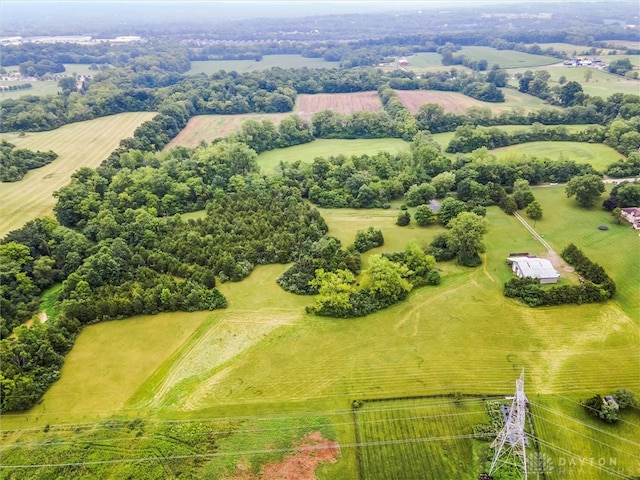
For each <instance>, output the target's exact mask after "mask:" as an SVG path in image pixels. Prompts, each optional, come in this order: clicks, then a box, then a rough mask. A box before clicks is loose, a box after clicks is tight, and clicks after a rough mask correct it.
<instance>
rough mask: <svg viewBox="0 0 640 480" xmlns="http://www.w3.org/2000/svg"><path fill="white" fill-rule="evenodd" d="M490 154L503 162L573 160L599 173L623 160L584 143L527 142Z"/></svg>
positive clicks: (606, 148) (607, 149)
mask: <svg viewBox="0 0 640 480" xmlns="http://www.w3.org/2000/svg"><path fill="white" fill-rule="evenodd" d="M572 127H581V126H580V125H573V126H572ZM501 128H503V127H501ZM491 153H493V154H494V155H496V156H497V157H498V158H499V159H502V160H505V161H506V160H511V159H513V160H515V159H518V158H519V157H521V156H523V155H531V156H533V157H538V158H549V159H551V160H561V159H565V160H573V161H575V162H576V163H588V164H590V165H591V166H592V167H593V168H595V169H596V170H599V171H604V170H605V168H606V167H607V166H609V165H611V164H612V163H613V162H616V161H618V160H620V159H622V158H624V155H622V154H621V153H619V152H617V151H616V150H614V149H613V148H611V147H609V146H607V145H603V144H601V143H584V142H529V143H521V144H519V145H511V146H509V147H503V148H497V149H495V150H492V151H491Z"/></svg>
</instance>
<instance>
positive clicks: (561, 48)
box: [527, 42, 610, 58]
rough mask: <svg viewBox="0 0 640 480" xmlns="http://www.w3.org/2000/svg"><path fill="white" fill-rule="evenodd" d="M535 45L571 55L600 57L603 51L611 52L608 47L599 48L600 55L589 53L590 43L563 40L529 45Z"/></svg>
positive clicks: (529, 45)
mask: <svg viewBox="0 0 640 480" xmlns="http://www.w3.org/2000/svg"><path fill="white" fill-rule="evenodd" d="M533 45H538V46H539V47H540V48H542V49H545V48H549V47H551V48H553V49H554V50H555V51H557V52H562V53H564V54H565V55H568V56H570V57H589V58H590V57H593V56H597V57H600V54H602V53H609V52H610V50H609V49H607V48H598V49H597V50H598V52H600V53H599V54H598V55H592V54H591V53H588V52H589V51H590V50H591V49H592V48H593V47H590V46H588V45H574V44H572V43H562V42H550V43H536V44H533V43H530V44H528V45H527V46H528V47H531V46H533Z"/></svg>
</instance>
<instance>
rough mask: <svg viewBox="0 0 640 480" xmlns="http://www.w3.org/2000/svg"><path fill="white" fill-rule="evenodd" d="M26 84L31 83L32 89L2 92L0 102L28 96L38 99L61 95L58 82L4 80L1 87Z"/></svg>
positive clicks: (0, 83) (0, 91) (0, 84)
mask: <svg viewBox="0 0 640 480" xmlns="http://www.w3.org/2000/svg"><path fill="white" fill-rule="evenodd" d="M25 83H30V84H31V88H25V89H22V90H4V89H2V90H0V102H1V101H3V100H15V99H16V98H20V97H26V96H27V95H34V96H36V97H43V96H45V95H57V94H58V93H60V88H58V82H49V81H40V80H33V81H22V80H15V81H6V80H3V81H2V82H0V86H11V85H24V84H25Z"/></svg>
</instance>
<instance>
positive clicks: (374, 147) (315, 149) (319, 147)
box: [258, 138, 409, 175]
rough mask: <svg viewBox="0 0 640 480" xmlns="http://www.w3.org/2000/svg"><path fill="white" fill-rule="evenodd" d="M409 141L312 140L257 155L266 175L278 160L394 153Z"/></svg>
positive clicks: (276, 165) (404, 148)
mask: <svg viewBox="0 0 640 480" xmlns="http://www.w3.org/2000/svg"><path fill="white" fill-rule="evenodd" d="M408 150H409V143H408V142H405V141H404V140H400V139H398V138H375V139H356V140H342V139H336V140H333V139H332V140H324V139H320V140H314V141H313V142H310V143H305V144H304V145H296V146H295V147H288V148H277V149H275V150H270V151H268V152H263V153H261V154H260V155H258V164H259V165H260V168H261V169H262V170H263V171H264V172H265V173H266V174H268V175H270V174H273V173H275V172H276V171H277V169H278V168H279V167H278V165H279V164H280V162H295V161H296V160H300V161H302V162H303V163H311V162H313V159H314V158H316V157H325V158H327V157H329V156H331V155H341V154H342V155H345V156H347V157H348V156H350V155H364V154H367V155H375V154H376V153H378V152H381V151H387V152H391V153H392V154H396V153H398V152H401V151H408Z"/></svg>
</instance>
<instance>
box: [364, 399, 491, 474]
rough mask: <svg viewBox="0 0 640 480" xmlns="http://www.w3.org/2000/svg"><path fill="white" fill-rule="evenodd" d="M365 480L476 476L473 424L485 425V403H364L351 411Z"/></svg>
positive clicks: (476, 400)
mask: <svg viewBox="0 0 640 480" xmlns="http://www.w3.org/2000/svg"><path fill="white" fill-rule="evenodd" d="M355 423H356V427H357V429H358V430H357V431H358V443H359V444H360V445H362V446H361V447H360V448H359V450H360V456H361V458H362V477H361V478H365V479H367V480H414V479H415V480H418V479H424V478H442V479H444V478H477V476H478V474H479V473H481V471H480V470H479V469H480V468H481V466H482V465H481V464H479V462H478V461H477V459H475V458H474V444H477V445H480V444H484V442H479V441H477V440H473V439H472V438H470V437H471V432H472V426H473V425H475V424H478V423H487V415H486V413H485V408H484V402H483V401H482V399H480V398H470V399H469V398H466V399H464V400H459V401H458V402H456V403H454V399H453V398H437V399H424V398H423V399H410V400H386V401H380V402H365V403H364V406H362V407H361V408H359V409H356V410H355Z"/></svg>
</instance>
